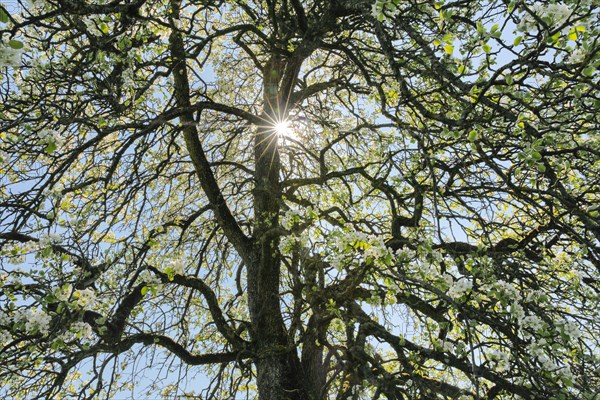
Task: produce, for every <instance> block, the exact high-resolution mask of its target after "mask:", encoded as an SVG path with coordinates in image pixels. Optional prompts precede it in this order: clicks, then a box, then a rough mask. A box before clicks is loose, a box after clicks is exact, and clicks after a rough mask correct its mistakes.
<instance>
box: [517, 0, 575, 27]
mask: <svg viewBox="0 0 600 400" xmlns="http://www.w3.org/2000/svg"><path fill="white" fill-rule="evenodd" d="M529 10H530V12H525V15H524V16H523V19H522V20H521V21H520V22H519V24H518V25H517V29H518V30H519V31H521V32H524V31H527V30H530V29H536V27H537V25H538V21H537V20H536V18H535V17H534V15H535V16H536V17H537V18H538V19H541V20H542V21H544V22H545V23H547V24H548V25H549V26H550V28H556V27H558V26H561V25H563V24H564V23H565V22H566V21H567V20H568V19H569V17H570V16H571V14H572V13H573V11H572V10H571V9H570V8H569V7H568V6H567V5H566V4H563V3H559V4H547V3H542V2H539V3H535V4H533V5H531V6H530V7H529ZM532 14H533V15H532Z"/></svg>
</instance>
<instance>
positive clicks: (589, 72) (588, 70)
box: [582, 66, 596, 78]
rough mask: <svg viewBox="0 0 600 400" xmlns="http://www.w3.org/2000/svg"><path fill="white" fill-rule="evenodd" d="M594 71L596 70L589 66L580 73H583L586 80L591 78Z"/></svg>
mask: <svg viewBox="0 0 600 400" xmlns="http://www.w3.org/2000/svg"><path fill="white" fill-rule="evenodd" d="M594 71H596V68H594V67H592V66H589V67H587V68H585V69H584V70H583V71H582V72H583V76H587V77H588V78H589V77H590V76H592V74H593V73H594Z"/></svg>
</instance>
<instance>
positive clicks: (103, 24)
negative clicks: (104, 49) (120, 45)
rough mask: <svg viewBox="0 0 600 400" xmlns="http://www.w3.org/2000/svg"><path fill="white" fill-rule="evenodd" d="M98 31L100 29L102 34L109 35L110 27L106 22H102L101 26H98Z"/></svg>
mask: <svg viewBox="0 0 600 400" xmlns="http://www.w3.org/2000/svg"><path fill="white" fill-rule="evenodd" d="M98 29H100V31H101V32H102V33H105V34H108V25H106V24H105V23H104V22H101V23H100V25H98Z"/></svg>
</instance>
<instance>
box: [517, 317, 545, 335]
mask: <svg viewBox="0 0 600 400" xmlns="http://www.w3.org/2000/svg"><path fill="white" fill-rule="evenodd" d="M519 324H520V325H521V328H523V329H526V328H531V329H533V330H534V331H536V332H537V331H539V330H540V329H542V328H543V327H544V321H542V320H541V319H540V317H538V316H537V315H528V316H526V317H523V318H521V320H520V321H519Z"/></svg>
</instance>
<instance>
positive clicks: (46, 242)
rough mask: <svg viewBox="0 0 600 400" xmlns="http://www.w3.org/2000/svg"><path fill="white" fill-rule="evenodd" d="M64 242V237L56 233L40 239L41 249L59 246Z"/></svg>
mask: <svg viewBox="0 0 600 400" xmlns="http://www.w3.org/2000/svg"><path fill="white" fill-rule="evenodd" d="M61 240H62V237H61V236H60V235H59V234H56V233H50V234H48V235H43V236H42V237H40V240H39V242H38V245H39V248H40V249H44V248H46V247H50V246H52V245H55V244H59V243H60V242H61Z"/></svg>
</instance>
